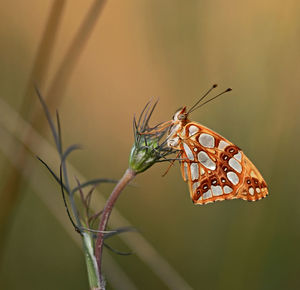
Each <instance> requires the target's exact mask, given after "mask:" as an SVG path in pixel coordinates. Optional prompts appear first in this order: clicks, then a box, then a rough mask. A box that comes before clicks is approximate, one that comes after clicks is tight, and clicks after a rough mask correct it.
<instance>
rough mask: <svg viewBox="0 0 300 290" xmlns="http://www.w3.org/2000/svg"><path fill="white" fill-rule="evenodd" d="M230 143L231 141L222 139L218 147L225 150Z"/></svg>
mask: <svg viewBox="0 0 300 290" xmlns="http://www.w3.org/2000/svg"><path fill="white" fill-rule="evenodd" d="M228 145H229V143H227V142H225V141H223V140H221V141H220V143H219V146H218V149H220V150H223V149H224V148H225V147H227V146H228Z"/></svg>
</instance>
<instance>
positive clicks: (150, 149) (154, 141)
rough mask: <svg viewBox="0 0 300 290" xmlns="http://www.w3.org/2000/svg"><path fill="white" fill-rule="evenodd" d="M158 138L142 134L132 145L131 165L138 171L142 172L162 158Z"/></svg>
mask: <svg viewBox="0 0 300 290" xmlns="http://www.w3.org/2000/svg"><path fill="white" fill-rule="evenodd" d="M158 141H159V140H158V138H157V137H155V138H153V137H149V136H147V135H142V136H141V138H139V140H137V142H135V144H134V145H133V146H132V149H131V152H130V157H129V167H130V168H131V169H132V170H134V171H135V172H136V173H141V172H143V171H145V170H146V169H148V168H149V167H151V166H152V165H153V164H154V163H155V162H156V161H157V160H159V159H160V154H159V151H158V150H157V149H158V148H159V145H158Z"/></svg>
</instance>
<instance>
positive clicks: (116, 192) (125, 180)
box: [95, 168, 137, 285]
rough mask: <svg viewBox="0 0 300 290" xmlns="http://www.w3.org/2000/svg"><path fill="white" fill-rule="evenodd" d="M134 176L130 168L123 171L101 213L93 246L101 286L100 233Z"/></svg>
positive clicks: (101, 242)
mask: <svg viewBox="0 0 300 290" xmlns="http://www.w3.org/2000/svg"><path fill="white" fill-rule="evenodd" d="M136 174H137V173H136V172H135V171H133V170H132V169H130V168H128V169H127V170H126V171H125V173H124V175H123V176H122V178H121V179H120V180H119V182H118V183H117V185H116V186H115V188H114V189H113V191H112V193H111V195H110V196H109V198H108V200H107V202H106V204H105V206H104V209H103V212H102V217H101V220H100V224H99V228H98V230H99V234H98V237H97V240H96V245H95V256H96V260H97V264H98V271H99V277H100V281H101V285H102V284H103V283H102V282H103V276H102V268H101V263H102V254H103V244H104V233H102V232H103V231H105V229H106V226H107V223H108V219H109V216H110V214H111V211H112V209H113V206H114V204H115V202H116V201H117V199H118V197H119V196H120V194H121V192H122V191H123V189H124V188H125V187H126V186H127V185H128V184H129V183H130V182H131V181H132V180H133V179H134V177H135V176H136Z"/></svg>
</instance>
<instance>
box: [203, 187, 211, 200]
mask: <svg viewBox="0 0 300 290" xmlns="http://www.w3.org/2000/svg"><path fill="white" fill-rule="evenodd" d="M211 197H212V192H211V190H210V189H209V190H208V191H206V192H204V193H203V199H207V198H211Z"/></svg>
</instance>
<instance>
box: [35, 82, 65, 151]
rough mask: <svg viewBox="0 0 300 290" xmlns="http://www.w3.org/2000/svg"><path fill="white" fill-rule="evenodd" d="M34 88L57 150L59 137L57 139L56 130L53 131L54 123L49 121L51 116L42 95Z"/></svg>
mask: <svg viewBox="0 0 300 290" xmlns="http://www.w3.org/2000/svg"><path fill="white" fill-rule="evenodd" d="M34 88H35V91H36V93H37V95H38V97H39V99H40V102H41V104H42V107H43V109H44V112H45V115H46V118H47V120H48V123H49V126H50V129H51V132H52V135H53V138H54V141H55V144H56V147H57V149H58V150H59V148H60V145H59V137H58V133H57V132H56V129H55V126H54V123H53V121H52V119H51V115H50V113H49V110H48V107H47V105H46V103H45V101H44V99H43V97H42V95H41V93H40V91H39V89H38V87H37V86H36V85H35V86H34Z"/></svg>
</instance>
